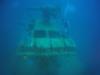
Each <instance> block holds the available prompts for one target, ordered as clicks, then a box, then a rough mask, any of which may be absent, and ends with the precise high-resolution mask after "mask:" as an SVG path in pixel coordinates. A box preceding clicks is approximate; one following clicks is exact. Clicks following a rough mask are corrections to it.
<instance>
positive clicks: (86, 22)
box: [0, 0, 100, 75]
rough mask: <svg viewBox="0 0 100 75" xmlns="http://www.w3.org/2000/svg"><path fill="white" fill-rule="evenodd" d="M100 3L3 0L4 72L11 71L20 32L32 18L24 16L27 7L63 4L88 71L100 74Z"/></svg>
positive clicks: (0, 52)
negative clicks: (11, 62) (11, 61)
mask: <svg viewBox="0 0 100 75" xmlns="http://www.w3.org/2000/svg"><path fill="white" fill-rule="evenodd" d="M99 4H100V1H99V0H0V19H1V21H0V23H1V24H0V33H1V35H0V44H1V48H0V63H1V64H0V75H10V74H9V72H10V70H8V69H7V68H8V67H10V66H9V64H10V60H11V58H12V54H14V49H15V48H16V45H17V43H18V42H19V41H20V38H21V37H20V36H22V35H25V34H24V28H25V27H26V26H25V24H28V22H29V17H27V16H25V17H23V16H24V14H23V13H24V11H25V8H30V7H36V6H43V5H59V6H60V7H61V8H62V14H63V16H64V18H66V19H67V20H68V22H69V24H70V26H69V31H70V37H72V38H73V39H74V40H75V42H76V45H77V52H78V56H79V58H80V60H81V61H82V63H84V65H85V71H86V72H87V73H88V75H100V34H99V32H100V29H99V28H100V26H99V25H100V22H99V19H100V16H99V12H100V5H99ZM21 22H22V23H24V24H20V23H21ZM29 63H31V61H30V62H29Z"/></svg>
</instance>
